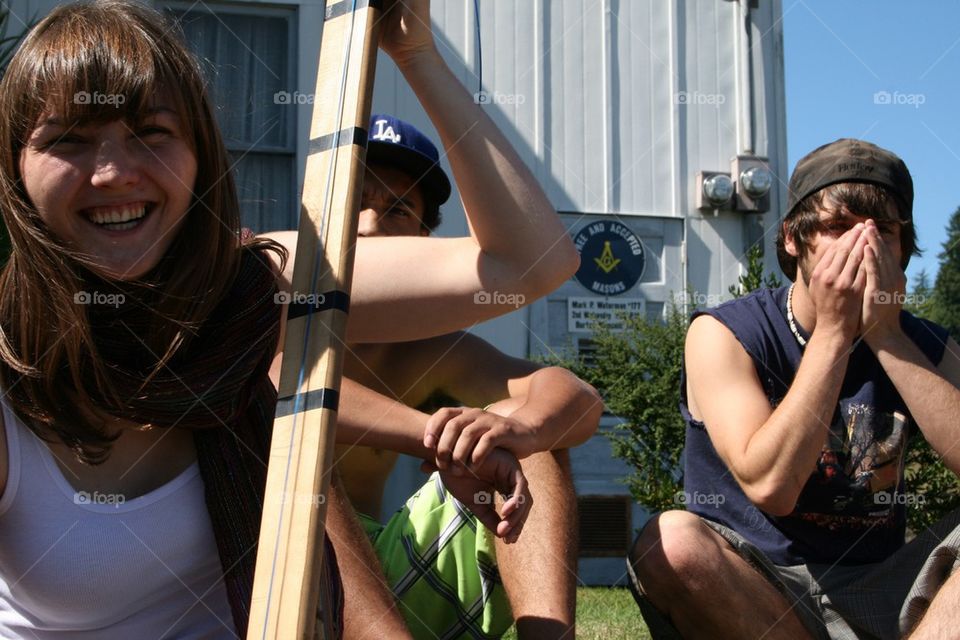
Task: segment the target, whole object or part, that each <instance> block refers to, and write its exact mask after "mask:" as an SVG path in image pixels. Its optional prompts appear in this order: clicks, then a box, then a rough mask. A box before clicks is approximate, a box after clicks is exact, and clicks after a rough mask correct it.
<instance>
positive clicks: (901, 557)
mask: <svg viewBox="0 0 960 640" xmlns="http://www.w3.org/2000/svg"><path fill="white" fill-rule="evenodd" d="M701 520H702V521H703V522H704V523H705V524H706V525H708V526H709V527H710V528H711V529H713V530H714V531H716V532H717V533H718V534H720V536H721V537H723V539H724V540H726V541H727V543H729V544H730V546H731V547H733V548H734V550H736V552H737V553H738V554H739V555H740V557H741V558H743V559H744V560H746V561H748V562H749V563H750V564H751V565H752V566H753V567H754V568H756V569H757V570H758V571H759V572H760V573H761V574H762V575H763V576H764V577H765V578H767V580H769V581H770V583H771V584H773V585H774V586H776V587H777V588H778V589H779V590H780V592H781V593H783V595H784V596H785V597H786V598H787V600H788V601H789V602H790V604H791V605H792V607H793V610H794V611H795V612H796V613H797V617H799V618H800V621H801V622H803V624H804V626H806V627H807V629H808V630H809V631H810V633H811V634H812V635H813V636H814V637H815V638H821V639H823V640H864V639H867V638H869V639H874V638H878V639H881V640H887V639H888V638H889V639H891V640H894V639H896V638H900V637H903V636H904V635H906V634H907V633H909V632H910V631H911V630H912V629H913V627H914V626H915V625H916V624H917V623H918V622H919V621H920V618H921V617H922V616H923V614H924V612H925V611H926V610H927V607H928V606H929V605H930V602H931V601H932V600H933V598H934V596H935V595H936V594H937V591H938V590H939V589H940V587H941V586H942V585H943V583H944V582H946V581H947V579H948V578H949V577H950V575H951V574H952V573H953V572H954V570H956V569H957V568H958V567H960V557H958V554H960V509H958V510H956V511H953V512H952V513H950V514H948V515H947V516H945V517H944V518H943V519H941V520H940V521H939V522H937V523H936V524H934V525H933V526H932V527H930V528H929V529H927V530H926V531H923V532H922V533H920V534H919V535H918V536H917V537H916V538H914V539H913V540H911V541H910V542H909V543H907V544H906V545H904V546H903V547H901V548H900V549H899V550H898V551H897V552H896V553H894V554H893V555H892V556H890V557H889V558H887V559H886V560H884V561H883V562H878V563H876V564H868V565H857V566H844V565H826V564H805V565H795V566H779V565H775V564H773V563H772V562H771V561H770V559H769V558H767V556H766V555H764V553H763V552H762V551H760V549H758V548H757V547H756V546H754V545H753V544H751V543H750V542H748V541H747V540H746V539H745V538H744V537H743V536H741V535H740V534H739V533H737V532H736V531H734V530H733V529H730V528H728V527H725V526H723V525H721V524H717V523H716V522H712V521H710V520H707V519H705V518H701ZM627 566H628V570H629V572H630V575H631V577H632V578H633V579H634V580H635V576H634V574H633V571H632V567H630V562H629V559H628V561H627ZM635 588H639V582H637V584H636V585H635ZM643 599H644V598H643V597H642V590H640V592H639V600H643ZM644 605H646V608H645V609H643V612H644V618H646V619H647V621H648V623H650V629H651V632H652V633H653V637H654V638H659V637H665V638H666V637H679V635H678V634H676V630H675V629H673V627H672V625H670V623H669V621H668V620H667V619H666V618H665V617H663V616H662V615H660V614H659V613H658V612H657V611H656V610H654V609H653V607H652V605H650V603H649V602H641V608H643V606H644ZM648 616H649V617H648Z"/></svg>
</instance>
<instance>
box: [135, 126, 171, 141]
mask: <svg viewBox="0 0 960 640" xmlns="http://www.w3.org/2000/svg"><path fill="white" fill-rule="evenodd" d="M169 134H170V130H169V129H167V128H165V127H142V128H140V129H138V130H137V134H136V135H137V137H138V138H140V139H141V140H144V141H146V142H150V141H154V140H159V139H161V138H163V137H165V136H167V135H169Z"/></svg>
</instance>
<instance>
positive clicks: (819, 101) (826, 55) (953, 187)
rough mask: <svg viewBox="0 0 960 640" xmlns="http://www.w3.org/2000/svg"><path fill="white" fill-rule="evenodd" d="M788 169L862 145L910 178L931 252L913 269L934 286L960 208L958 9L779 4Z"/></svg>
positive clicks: (878, 2)
mask: <svg viewBox="0 0 960 640" xmlns="http://www.w3.org/2000/svg"><path fill="white" fill-rule="evenodd" d="M782 2H783V14H784V17H783V27H784V58H785V65H786V93H787V151H788V157H789V164H790V170H791V171H792V170H793V167H794V166H795V165H796V162H797V160H799V159H800V158H801V157H802V156H803V155H804V154H806V153H807V152H808V151H810V150H811V149H814V148H815V147H817V146H819V145H821V144H823V143H825V142H830V141H832V140H835V139H837V138H841V137H854V138H863V139H866V140H870V141H871V142H875V143H877V144H879V145H880V146H882V147H886V148H888V149H890V150H892V151H894V152H895V153H897V154H898V155H899V156H900V157H901V158H903V159H904V161H905V162H906V163H907V166H908V167H909V168H910V172H911V173H912V175H913V181H914V189H915V191H916V198H915V201H914V209H913V210H914V220H915V222H916V224H917V229H918V232H919V236H920V246H921V247H922V248H923V249H924V250H925V252H924V255H923V256H922V257H920V258H914V259H913V260H912V261H911V263H910V266H909V267H908V269H907V275H908V276H909V277H910V281H911V283H912V282H913V279H914V277H915V275H916V274H917V273H918V272H919V271H920V268H921V267H923V268H926V270H927V272H928V273H929V274H930V275H931V282H932V277H933V276H934V274H936V271H937V264H938V261H937V254H938V253H939V252H940V248H941V244H942V243H943V241H944V239H945V238H946V232H945V227H946V224H947V221H948V219H949V217H950V214H952V213H953V212H954V211H955V210H956V209H957V207H960V28H958V25H960V2H957V1H956V0H923V1H922V2H906V1H904V0H782Z"/></svg>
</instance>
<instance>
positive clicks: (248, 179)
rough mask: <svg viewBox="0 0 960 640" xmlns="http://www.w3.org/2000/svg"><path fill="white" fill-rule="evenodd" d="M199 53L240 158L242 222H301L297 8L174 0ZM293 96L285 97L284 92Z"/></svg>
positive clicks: (267, 227) (277, 225)
mask: <svg viewBox="0 0 960 640" xmlns="http://www.w3.org/2000/svg"><path fill="white" fill-rule="evenodd" d="M162 6H163V8H164V9H165V10H166V11H167V12H168V13H169V14H171V15H172V16H173V17H174V18H175V19H176V20H177V21H178V22H179V24H180V26H181V28H182V30H183V33H184V36H185V38H186V40H187V43H188V44H189V46H190V47H191V49H192V50H193V52H194V53H195V54H196V55H197V56H198V57H199V58H200V61H201V64H202V65H203V68H204V72H205V73H206V75H207V79H208V82H209V86H210V90H211V94H212V99H213V102H214V105H215V108H216V110H217V120H218V121H219V124H220V128H221V132H222V133H223V137H224V141H225V143H226V145H227V149H228V150H229V151H230V154H231V157H232V159H233V163H234V164H233V172H234V178H235V180H236V183H237V191H238V194H239V198H240V208H241V219H242V222H243V225H244V226H246V227H250V228H251V229H253V230H254V231H257V232H262V231H271V230H277V229H296V228H297V223H298V221H299V204H298V194H297V185H296V116H297V105H296V104H295V101H293V100H291V99H289V96H291V95H294V94H295V92H296V87H294V86H293V85H294V83H295V79H296V51H297V38H296V34H297V29H296V27H297V10H296V8H287V7H273V6H271V7H263V6H238V5H231V4H220V3H187V2H167V3H163V5H162ZM285 97H286V98H287V99H284V98H285Z"/></svg>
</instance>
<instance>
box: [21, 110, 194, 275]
mask: <svg viewBox="0 0 960 640" xmlns="http://www.w3.org/2000/svg"><path fill="white" fill-rule="evenodd" d="M167 104H170V101H168V100H167V101H165V100H163V99H162V98H161V100H160V101H158V106H156V107H154V108H152V109H150V110H149V111H148V112H147V113H146V114H145V117H143V118H142V121H141V122H139V123H136V124H133V123H130V122H127V121H125V120H112V121H109V122H106V123H91V124H84V125H68V124H65V123H64V122H63V121H61V120H59V119H58V118H57V115H56V114H48V115H44V116H43V117H42V118H41V119H40V121H39V122H38V123H37V126H36V128H35V129H34V130H33V131H32V132H31V133H30V134H29V136H28V139H27V142H26V145H25V147H24V149H23V151H22V152H21V153H20V172H21V176H22V177H23V184H24V188H25V189H26V192H27V196H28V197H29V198H30V201H31V202H32V203H33V205H34V207H36V209H37V212H38V213H39V215H40V218H41V219H42V220H43V221H44V223H45V224H46V225H47V226H48V228H49V229H50V231H52V232H53V233H54V235H56V236H57V237H58V238H59V239H60V240H61V241H62V242H64V243H66V244H67V245H68V246H70V247H71V248H73V249H75V250H78V251H80V252H83V253H84V254H87V255H88V256H91V257H92V259H93V260H94V262H95V263H96V264H97V265H98V266H99V270H100V271H102V274H103V275H104V276H106V277H109V278H114V279H119V280H134V279H137V278H140V277H142V276H143V275H145V274H146V273H147V272H149V271H150V270H151V269H152V268H153V267H155V266H156V265H157V264H158V263H159V261H160V258H161V257H162V256H163V255H164V253H166V251H167V249H168V248H169V247H170V244H171V243H172V242H173V239H174V238H175V237H176V234H177V232H178V231H179V229H180V226H181V225H182V224H183V221H184V219H185V217H186V213H187V210H188V209H189V208H190V205H191V203H192V202H193V188H194V182H195V180H196V177H197V158H196V155H195V154H194V152H193V150H192V148H191V145H190V144H189V141H188V140H187V139H186V137H185V136H186V135H187V132H185V131H182V128H181V125H180V118H179V117H178V114H177V113H176V112H175V111H174V110H173V109H172V108H170V107H167V106H164V105H167Z"/></svg>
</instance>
